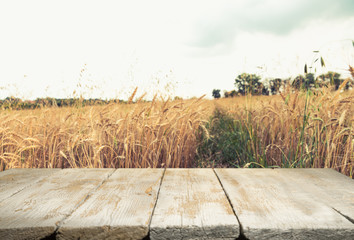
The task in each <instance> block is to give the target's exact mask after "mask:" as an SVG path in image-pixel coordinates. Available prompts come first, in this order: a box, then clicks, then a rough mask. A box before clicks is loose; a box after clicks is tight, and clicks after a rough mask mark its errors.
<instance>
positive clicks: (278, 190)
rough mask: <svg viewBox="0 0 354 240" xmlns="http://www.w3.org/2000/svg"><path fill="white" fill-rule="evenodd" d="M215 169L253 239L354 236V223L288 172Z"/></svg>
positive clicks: (249, 235) (244, 230)
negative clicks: (313, 194)
mask: <svg viewBox="0 0 354 240" xmlns="http://www.w3.org/2000/svg"><path fill="white" fill-rule="evenodd" d="M215 171H216V173H217V175H218V176H219V178H220V181H221V183H222V185H223V187H224V190H225V191H226V193H227V195H228V196H229V198H230V201H231V203H232V206H233V208H234V210H235V212H236V215H237V216H238V219H239V221H240V223H241V226H242V228H243V234H244V235H245V236H246V237H247V238H249V239H353V236H354V225H353V224H352V223H351V222H350V221H348V220H347V219H346V218H344V217H343V216H341V215H340V214H338V212H336V211H335V210H333V209H332V208H331V207H329V206H327V205H326V204H324V203H323V202H320V201H317V200H318V199H317V198H316V197H313V196H312V193H311V192H309V191H307V190H303V188H305V187H306V186H305V185H301V186H299V184H298V183H297V181H295V180H294V179H289V178H288V177H287V174H286V172H282V171H274V170H272V169H215ZM311 184H312V183H311V182H310V181H309V182H308V185H311Z"/></svg>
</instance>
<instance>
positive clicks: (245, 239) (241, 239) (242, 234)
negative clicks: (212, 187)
mask: <svg viewBox="0 0 354 240" xmlns="http://www.w3.org/2000/svg"><path fill="white" fill-rule="evenodd" d="M213 172H214V174H215V176H216V178H217V179H218V181H219V183H220V186H221V188H222V190H223V191H224V193H225V196H226V198H227V201H228V202H229V204H230V206H231V209H232V212H233V213H234V215H235V217H236V219H237V221H238V225H239V226H240V228H239V231H240V235H239V236H238V238H236V240H248V238H247V237H246V236H245V234H244V231H243V227H242V224H241V221H240V219H239V218H238V216H237V214H236V211H235V209H234V206H233V205H232V202H231V199H230V196H229V195H228V194H227V192H226V190H225V188H224V185H223V184H222V182H221V180H220V178H219V176H218V174H217V173H216V171H215V169H214V168H213Z"/></svg>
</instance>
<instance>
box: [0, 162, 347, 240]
mask: <svg viewBox="0 0 354 240" xmlns="http://www.w3.org/2000/svg"><path fill="white" fill-rule="evenodd" d="M164 171H165V170H164V169H117V170H115V169H64V170H58V169H16V170H8V171H5V172H1V173H0V187H1V188H0V239H1V240H2V239H42V238H44V237H48V236H51V238H53V239H54V238H56V239H78V238H80V239H141V238H143V237H145V236H147V234H148V233H150V238H151V239H207V238H208V239H228V238H230V239H231V238H235V237H237V236H238V234H239V229H240V226H239V224H238V221H239V222H240V223H241V226H242V228H243V229H242V231H241V232H242V233H243V234H245V236H246V237H248V238H249V239H354V238H353V236H354V180H352V179H350V178H348V177H346V176H344V175H342V174H340V173H338V172H336V171H334V170H330V169H274V170H272V169H215V170H214V171H213V170H212V169H167V170H166V171H165V172H164ZM161 179H162V180H161ZM219 181H220V182H219ZM228 198H229V199H228ZM1 199H2V200H1ZM229 201H230V202H231V204H232V206H231V205H230V203H229ZM232 208H233V210H234V211H233V210H232ZM234 213H236V215H237V217H236V216H235V215H234Z"/></svg>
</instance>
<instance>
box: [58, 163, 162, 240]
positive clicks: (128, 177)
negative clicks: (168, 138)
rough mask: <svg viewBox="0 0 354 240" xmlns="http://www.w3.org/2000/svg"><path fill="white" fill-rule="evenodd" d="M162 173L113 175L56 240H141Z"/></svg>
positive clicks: (145, 171)
mask: <svg viewBox="0 0 354 240" xmlns="http://www.w3.org/2000/svg"><path fill="white" fill-rule="evenodd" d="M163 171H164V169H117V171H116V172H115V173H114V174H113V175H112V176H111V177H110V178H109V179H108V180H107V181H106V182H105V183H104V184H103V185H102V186H101V187H100V188H99V189H98V190H97V191H96V192H95V193H94V194H92V196H90V198H89V199H87V201H85V203H84V204H82V205H81V206H80V207H79V208H78V209H76V211H75V212H74V213H73V214H72V215H71V216H70V217H69V218H68V219H67V220H66V221H65V222H64V224H63V225H62V226H61V227H60V228H59V230H58V235H57V237H58V239H81V240H82V239H142V238H144V237H146V236H147V235H148V232H149V223H150V219H151V215H152V211H153V208H154V206H155V203H156V199H157V193H158V190H159V187H160V181H161V178H162V175H163Z"/></svg>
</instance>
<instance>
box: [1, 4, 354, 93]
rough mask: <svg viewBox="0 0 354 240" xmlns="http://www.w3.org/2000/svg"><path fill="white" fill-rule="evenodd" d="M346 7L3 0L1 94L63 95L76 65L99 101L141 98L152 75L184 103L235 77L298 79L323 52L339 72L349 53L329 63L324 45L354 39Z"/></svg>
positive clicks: (74, 76)
mask: <svg viewBox="0 0 354 240" xmlns="http://www.w3.org/2000/svg"><path fill="white" fill-rule="evenodd" d="M340 3H346V4H347V5H346V6H345V8H344V7H343V5H341V4H340ZM352 6H353V4H351V2H350V1H347V0H341V1H333V2H332V1H329V0H326V2H319V1H311V3H310V2H309V1H256V0H253V1H248V0H247V1H231V0H230V1H219V2H217V3H215V1H162V0H161V1H7V2H1V3H0V29H1V33H2V37H1V38H0V67H1V71H0V87H1V86H8V85H10V88H8V90H2V91H1V92H0V95H1V96H0V98H2V97H6V96H8V95H10V94H15V95H19V96H20V97H26V98H35V97H42V96H45V95H50V96H55V97H66V96H70V95H71V94H72V92H73V91H74V89H75V88H76V85H77V82H78V81H79V78H80V70H81V69H82V68H83V66H84V64H86V68H87V71H86V75H85V76H84V77H82V79H81V81H82V82H83V84H87V85H88V86H89V87H90V86H91V87H93V88H94V89H95V90H93V91H92V93H91V96H93V97H98V96H99V97H102V98H111V97H116V96H117V95H118V97H123V98H126V96H127V95H128V94H129V93H128V91H131V89H133V88H134V86H136V85H138V86H139V87H140V90H139V93H142V92H143V90H144V89H145V90H148V91H151V89H152V87H151V86H155V87H156V81H155V78H156V76H157V77H158V78H161V81H165V82H168V81H172V82H173V84H175V85H177V86H176V94H177V95H182V96H184V97H186V96H189V97H191V96H200V95H202V94H204V93H207V94H210V93H211V90H212V89H213V88H221V89H231V88H233V81H234V78H235V77H236V76H237V74H239V73H241V72H243V71H249V72H256V73H257V72H258V73H261V74H263V75H264V76H288V75H291V74H296V73H301V72H302V68H303V65H304V63H305V62H306V61H310V60H308V59H311V57H312V51H313V50H316V49H318V48H319V47H321V46H324V47H323V48H322V49H321V51H323V52H325V51H327V50H326V48H329V49H337V51H336V52H333V51H332V53H326V54H329V55H330V54H332V55H331V56H330V57H328V58H327V59H326V62H328V66H330V65H333V66H335V65H341V66H340V67H339V68H342V66H343V65H344V64H343V63H340V64H339V62H340V61H342V62H348V61H349V63H350V64H353V62H350V61H352V58H353V55H352V53H350V52H349V53H348V51H346V50H345V51H342V52H344V53H340V54H343V55H345V56H344V57H343V58H342V60H340V58H341V57H335V56H334V55H335V54H337V53H339V52H340V49H341V48H342V47H343V46H342V45H341V43H336V44H337V45H335V44H334V45H333V44H332V43H331V41H333V40H341V39H346V38H349V39H353V38H354V36H353V34H352V33H353V32H354V18H353V17H350V14H349V13H350V11H349V10H348V9H352V8H353V7H352ZM328 9H330V10H331V11H329V10H328ZM301 14H302V15H301ZM300 16H302V17H303V18H301V19H299V17H300ZM323 16H328V18H327V19H324V17H323ZM331 44H332V45H331ZM326 46H330V47H326ZM340 54H339V55H340ZM341 56H342V55H341ZM334 59H335V60H334ZM343 59H344V60H343ZM349 63H348V64H349ZM258 66H262V67H263V70H260V69H259V68H257V67H258ZM337 68H338V67H337ZM170 70H172V74H170ZM265 70H266V71H265ZM166 74H167V75H169V77H167V78H165V77H163V76H165V75H166ZM25 75H26V76H25ZM177 82H178V84H177ZM154 84H155V85H154ZM16 88H17V89H16ZM157 88H158V86H157ZM160 88H161V90H163V88H164V84H160ZM87 92H88V90H87V91H86V94H87V96H89V94H88V93H87Z"/></svg>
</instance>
